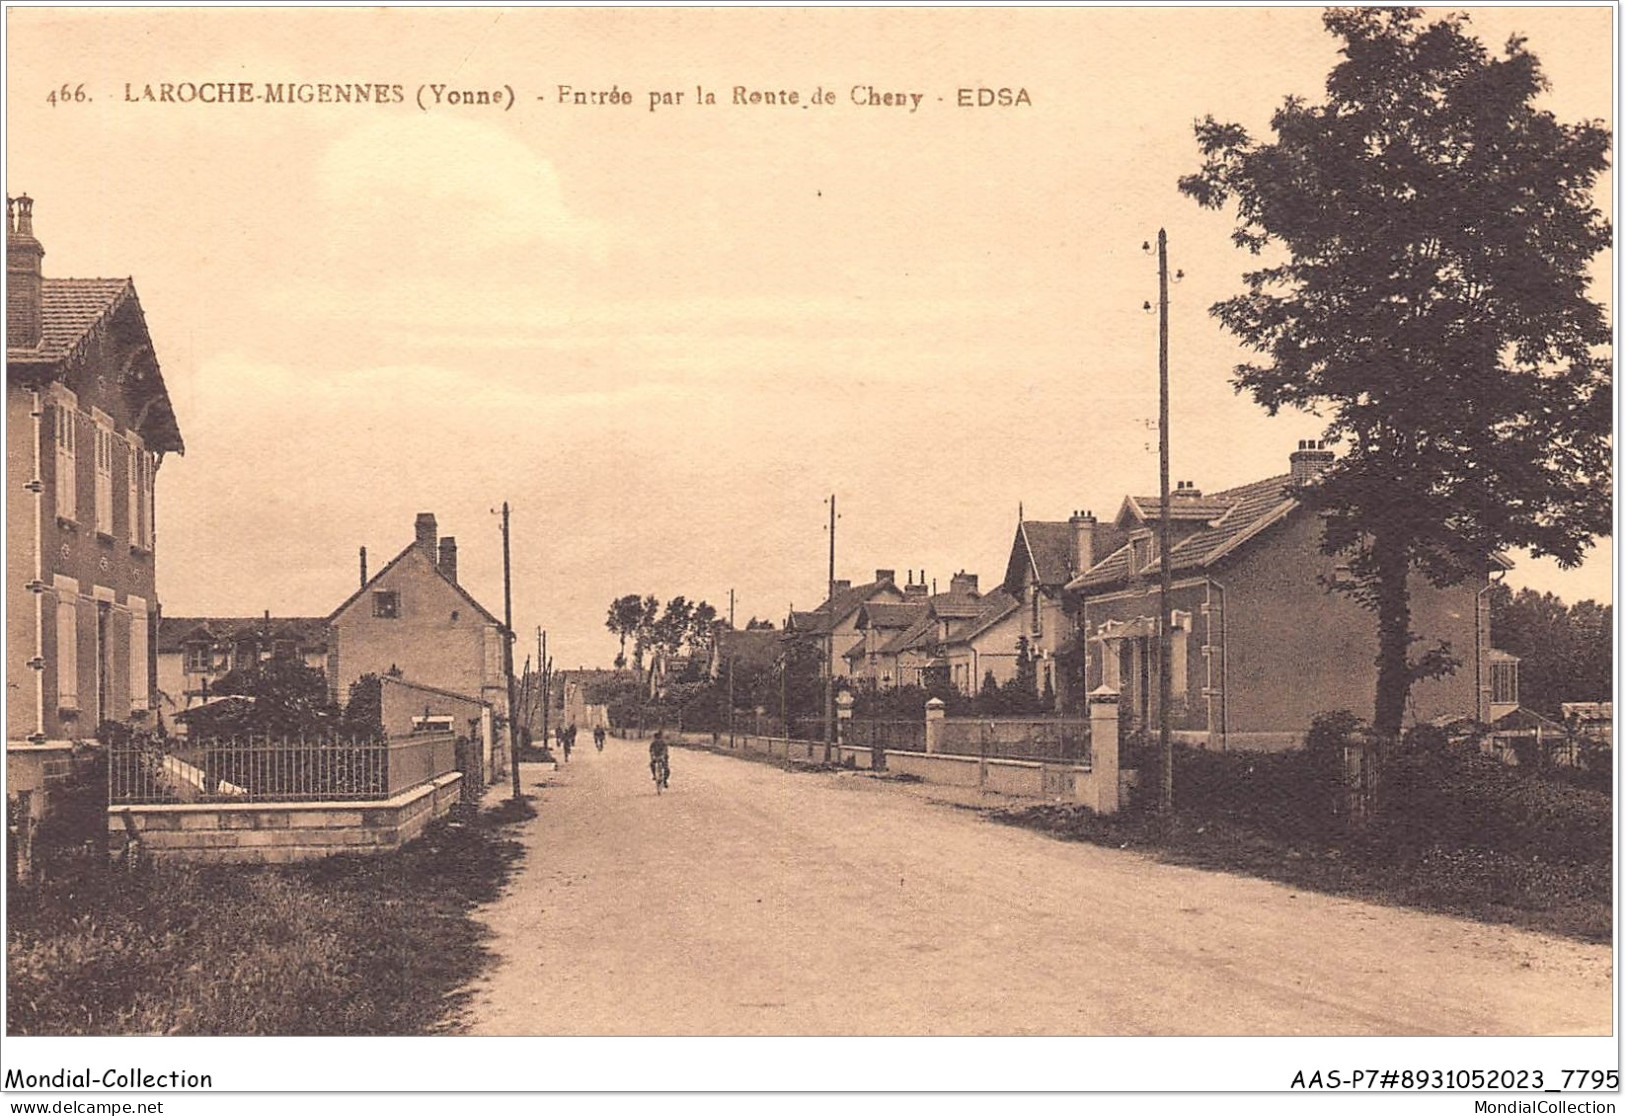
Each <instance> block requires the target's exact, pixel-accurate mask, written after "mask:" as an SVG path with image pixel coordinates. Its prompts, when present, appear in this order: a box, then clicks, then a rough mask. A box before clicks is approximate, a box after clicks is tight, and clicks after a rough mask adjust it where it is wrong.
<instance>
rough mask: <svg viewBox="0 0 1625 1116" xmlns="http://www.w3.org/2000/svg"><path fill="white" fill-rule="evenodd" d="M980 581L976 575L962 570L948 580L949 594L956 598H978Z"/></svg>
mask: <svg viewBox="0 0 1625 1116" xmlns="http://www.w3.org/2000/svg"><path fill="white" fill-rule="evenodd" d="M978 580H979V579H978V577H977V575H976V574H973V573H966V572H965V571H964V570H960V571H959V572H958V573H956V574H954V576H953V577H951V578H949V579H948V592H950V593H952V594H954V595H955V596H964V597H974V596H976V583H977V581H978Z"/></svg>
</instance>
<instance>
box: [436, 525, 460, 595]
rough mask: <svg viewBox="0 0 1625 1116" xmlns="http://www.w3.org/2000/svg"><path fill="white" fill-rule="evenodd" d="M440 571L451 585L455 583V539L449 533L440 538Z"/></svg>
mask: <svg viewBox="0 0 1625 1116" xmlns="http://www.w3.org/2000/svg"><path fill="white" fill-rule="evenodd" d="M440 573H441V575H442V576H444V577H445V579H446V580H447V581H449V582H451V583H452V584H453V585H456V584H457V540H456V539H454V538H452V537H451V536H450V535H447V536H446V537H445V538H443V539H441V540H440Z"/></svg>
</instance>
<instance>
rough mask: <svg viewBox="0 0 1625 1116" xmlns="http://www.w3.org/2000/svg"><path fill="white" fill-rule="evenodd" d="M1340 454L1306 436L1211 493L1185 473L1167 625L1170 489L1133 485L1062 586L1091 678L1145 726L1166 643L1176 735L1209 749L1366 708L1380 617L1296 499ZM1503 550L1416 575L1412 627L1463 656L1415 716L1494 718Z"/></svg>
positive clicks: (1294, 739) (1258, 745)
mask: <svg viewBox="0 0 1625 1116" xmlns="http://www.w3.org/2000/svg"><path fill="white" fill-rule="evenodd" d="M1332 460H1333V456H1332V454H1331V452H1330V451H1328V450H1325V449H1323V448H1322V447H1321V446H1320V445H1319V444H1318V443H1314V442H1305V443H1301V444H1300V446H1299V448H1298V450H1297V451H1296V452H1294V453H1293V454H1292V455H1291V460H1290V471H1289V472H1288V473H1287V474H1285V475H1281V476H1274V477H1270V478H1268V479H1265V480H1261V481H1255V482H1253V483H1252V484H1247V485H1242V486H1241V487H1239V488H1232V489H1226V490H1225V491H1222V492H1215V493H1212V494H1209V495H1204V494H1203V493H1202V492H1201V491H1200V490H1199V489H1197V488H1195V487H1194V486H1191V485H1189V484H1183V483H1182V484H1181V485H1180V487H1179V489H1178V491H1176V492H1174V493H1172V494H1171V496H1170V504H1169V518H1170V520H1171V523H1172V527H1171V545H1170V548H1169V557H1170V560H1171V567H1172V575H1173V590H1172V595H1171V598H1170V605H1171V611H1172V623H1171V626H1170V631H1169V633H1168V636H1167V638H1166V639H1162V638H1159V636H1158V628H1159V626H1160V622H1159V618H1158V614H1159V602H1158V594H1159V591H1160V590H1159V578H1160V569H1161V559H1160V556H1159V554H1158V551H1157V536H1158V524H1159V521H1160V514H1161V501H1160V499H1159V498H1156V497H1133V496H1131V497H1126V498H1125V499H1124V501H1123V504H1122V507H1121V509H1120V510H1119V512H1118V515H1117V519H1116V521H1115V523H1114V525H1113V526H1114V528H1115V530H1116V531H1118V532H1120V533H1121V537H1122V538H1123V540H1124V541H1123V543H1122V545H1121V546H1119V547H1117V548H1116V549H1115V550H1113V551H1112V552H1111V553H1109V554H1105V555H1102V556H1101V557H1100V558H1099V559H1098V560H1097V561H1096V562H1095V563H1094V564H1093V565H1092V566H1091V567H1090V568H1089V569H1088V570H1086V571H1085V572H1083V573H1081V574H1079V575H1078V576H1077V577H1075V578H1073V579H1072V580H1071V581H1070V582H1069V583H1068V584H1067V586H1066V592H1067V606H1068V610H1069V611H1070V612H1071V613H1072V615H1073V617H1074V619H1075V621H1076V624H1077V629H1078V632H1079V634H1080V636H1081V637H1082V640H1083V646H1084V650H1085V654H1086V668H1085V669H1086V675H1085V685H1086V686H1087V688H1088V689H1090V690H1093V689H1095V688H1096V687H1099V686H1101V685H1105V686H1107V687H1110V688H1112V689H1115V690H1118V691H1119V693H1120V695H1121V706H1120V708H1121V716H1122V717H1123V718H1124V719H1125V720H1126V721H1127V722H1128V723H1129V724H1130V725H1131V726H1147V727H1149V726H1150V725H1152V724H1154V723H1156V722H1157V720H1158V719H1159V716H1160V710H1159V708H1158V704H1157V690H1158V682H1157V678H1158V658H1157V657H1158V655H1159V654H1162V653H1164V651H1165V653H1166V654H1168V655H1169V656H1170V658H1171V665H1172V692H1171V706H1172V708H1171V713H1172V723H1173V726H1174V729H1175V734H1176V737H1177V738H1179V739H1183V740H1186V741H1187V742H1190V743H1195V744H1200V745H1202V746H1205V747H1211V748H1230V749H1257V750H1274V749H1280V748H1288V747H1292V746H1295V745H1296V744H1298V743H1300V742H1301V741H1302V739H1303V733H1304V730H1305V729H1306V728H1308V726H1309V722H1310V720H1311V719H1312V718H1313V717H1314V715H1315V714H1316V713H1319V712H1322V711H1327V710H1333V709H1352V710H1356V711H1358V710H1363V709H1368V708H1369V707H1370V705H1371V700H1372V694H1373V692H1374V689H1373V688H1374V678H1375V660H1376V653H1377V643H1376V621H1375V618H1374V617H1373V615H1372V614H1371V613H1370V612H1369V611H1367V610H1366V609H1364V608H1362V607H1361V606H1360V605H1359V604H1358V603H1357V602H1356V601H1354V600H1353V599H1351V598H1350V597H1349V596H1348V594H1346V593H1343V592H1338V591H1336V590H1335V589H1334V588H1333V587H1334V586H1335V585H1337V584H1338V583H1340V582H1345V581H1346V580H1347V579H1348V578H1349V576H1350V573H1349V570H1348V567H1347V566H1346V565H1343V564H1340V562H1339V559H1338V558H1336V557H1334V556H1328V555H1326V554H1323V553H1322V552H1321V549H1320V540H1321V521H1320V519H1319V517H1318V516H1316V515H1313V514H1311V513H1310V512H1308V511H1307V510H1306V509H1305V508H1304V506H1303V504H1302V502H1301V501H1300V500H1299V498H1298V495H1299V493H1300V492H1301V491H1302V489H1303V487H1304V486H1306V485H1310V484H1313V483H1314V481H1315V478H1316V476H1317V475H1318V474H1319V472H1320V471H1321V470H1322V469H1324V468H1325V467H1327V466H1328V465H1330V464H1331V462H1332ZM1504 565H1505V563H1503V562H1500V560H1499V559H1491V560H1490V561H1489V562H1487V563H1486V565H1485V568H1484V569H1482V570H1481V571H1480V572H1479V574H1478V575H1477V576H1475V577H1472V578H1469V579H1467V580H1466V581H1464V582H1463V583H1461V584H1459V585H1456V586H1452V587H1450V588H1445V589H1440V588H1436V587H1434V586H1433V585H1431V584H1429V583H1428V582H1427V580H1426V578H1424V577H1422V576H1417V577H1415V578H1413V579H1412V580H1411V583H1410V585H1411V614H1412V616H1411V623H1412V628H1413V630H1414V631H1415V632H1416V634H1417V635H1418V636H1419V637H1420V638H1421V639H1422V640H1423V641H1424V642H1425V643H1427V644H1429V645H1431V644H1434V643H1437V642H1440V641H1444V642H1448V643H1449V645H1450V648H1451V651H1452V654H1453V655H1454V656H1455V657H1456V658H1457V659H1458V660H1459V663H1460V665H1459V666H1458V667H1457V668H1456V670H1455V672H1454V673H1453V674H1450V675H1448V676H1446V677H1443V678H1438V679H1433V680H1430V681H1423V682H1418V683H1417V684H1416V685H1415V686H1414V687H1413V688H1412V690H1411V708H1410V710H1409V716H1410V718H1411V719H1413V720H1417V721H1427V720H1436V719H1441V718H1445V717H1450V716H1470V717H1472V718H1473V719H1475V720H1478V721H1483V722H1488V721H1490V720H1491V719H1492V699H1493V698H1495V697H1496V696H1498V695H1497V694H1496V693H1495V692H1494V690H1493V688H1492V681H1493V679H1494V673H1495V670H1496V666H1495V665H1494V664H1493V663H1492V655H1491V651H1490V625H1489V602H1488V597H1487V590H1488V588H1489V585H1490V582H1489V575H1490V573H1491V572H1492V570H1493V569H1496V568H1504ZM1165 649H1166V650H1165Z"/></svg>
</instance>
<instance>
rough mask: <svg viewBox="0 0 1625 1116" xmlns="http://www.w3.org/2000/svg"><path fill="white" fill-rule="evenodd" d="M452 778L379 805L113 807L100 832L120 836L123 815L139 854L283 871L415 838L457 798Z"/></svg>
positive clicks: (458, 781) (457, 778) (456, 777)
mask: <svg viewBox="0 0 1625 1116" xmlns="http://www.w3.org/2000/svg"><path fill="white" fill-rule="evenodd" d="M462 782H463V776H462V773H461V772H458V771H453V772H451V773H450V774H447V775H442V776H440V777H439V778H437V779H435V780H434V781H433V782H429V783H424V784H422V785H420V786H416V787H413V788H411V789H410V790H406V791H402V792H401V793H400V794H398V795H396V796H395V797H394V798H390V799H385V800H383V801H379V802H289V803H275V802H254V803H236V802H214V803H192V804H185V803H183V804H170V805H161V806H114V807H112V808H111V809H109V810H108V812H107V831H108V834H109V836H111V837H112V838H114V839H115V840H119V839H122V838H123V837H124V836H125V832H126V829H125V817H126V815H127V816H128V818H129V820H130V823H131V824H132V825H133V826H134V828H135V832H136V835H137V836H138V837H139V838H140V840H141V849H142V853H143V854H144V855H146V856H149V857H152V858H153V859H155V860H166V861H188V862H192V863H200V864H285V863H288V862H290V861H295V860H316V859H319V858H321V857H324V856H332V855H333V854H334V853H344V852H349V853H382V852H389V851H390V850H392V849H398V848H400V847H401V846H402V845H404V844H405V843H406V842H408V841H410V840H412V839H413V838H415V837H417V836H419V835H420V834H421V833H422V832H423V831H424V829H425V828H427V826H428V824H429V822H431V821H433V820H434V819H435V818H438V817H440V816H442V815H443V814H446V813H447V812H449V811H450V810H451V808H452V806H454V805H455V804H456V803H457V800H458V798H459V797H460V796H461V793H462Z"/></svg>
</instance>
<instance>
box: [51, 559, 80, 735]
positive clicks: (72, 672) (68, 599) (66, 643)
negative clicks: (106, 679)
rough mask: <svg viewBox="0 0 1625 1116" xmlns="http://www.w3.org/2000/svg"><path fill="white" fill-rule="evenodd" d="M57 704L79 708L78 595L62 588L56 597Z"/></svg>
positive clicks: (60, 707) (62, 706)
mask: <svg viewBox="0 0 1625 1116" xmlns="http://www.w3.org/2000/svg"><path fill="white" fill-rule="evenodd" d="M56 704H57V708H58V709H72V710H75V711H77V710H78V708H79V595H78V594H77V593H74V592H70V591H68V590H65V589H63V588H61V587H58V589H57V596H56Z"/></svg>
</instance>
